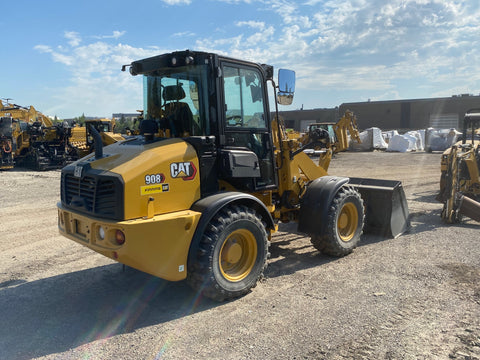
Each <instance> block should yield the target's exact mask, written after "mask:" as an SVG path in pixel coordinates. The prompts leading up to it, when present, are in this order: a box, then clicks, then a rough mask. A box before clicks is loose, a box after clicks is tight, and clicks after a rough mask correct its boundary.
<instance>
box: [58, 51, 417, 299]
mask: <svg viewBox="0 0 480 360" xmlns="http://www.w3.org/2000/svg"><path fill="white" fill-rule="evenodd" d="M127 67H128V68H129V69H130V73H131V74H132V75H134V76H136V75H143V80H144V81H143V83H144V92H143V93H144V94H145V99H144V104H145V108H144V113H143V120H142V122H141V124H140V133H141V135H138V136H134V137H130V138H128V139H126V140H124V141H118V142H116V143H114V144H112V145H110V146H106V147H103V146H102V138H101V135H100V134H99V132H98V131H97V130H96V129H95V128H94V127H92V136H93V138H94V143H95V152H94V153H92V154H89V155H87V156H85V157H84V158H82V159H80V160H78V161H76V162H74V163H72V164H70V165H67V166H66V167H64V168H63V169H62V175H61V184H60V193H61V201H60V202H59V203H58V204H57V207H58V228H59V231H60V233H61V234H62V235H64V236H65V237H67V238H69V239H71V240H73V241H75V242H77V243H79V244H81V245H84V246H86V247H88V248H90V249H92V250H94V251H96V252H98V253H100V254H103V255H104V256H107V257H109V258H111V259H114V260H116V261H118V262H121V263H123V264H125V265H127V266H130V267H133V268H136V269H138V270H141V271H144V272H147V273H149V274H152V275H155V276H158V277H160V278H163V279H166V280H170V281H179V280H183V279H186V280H187V282H188V283H189V284H190V285H191V286H192V287H193V288H194V289H195V290H197V291H198V292H199V293H201V294H203V295H204V296H207V297H209V298H212V299H214V300H218V301H223V300H227V299H231V298H235V297H238V296H242V295H244V294H246V293H248V292H249V291H250V289H252V288H253V287H255V285H256V284H257V281H258V280H259V278H260V277H261V276H262V274H263V272H264V269H265V268H266V266H267V259H268V257H269V251H268V247H269V244H270V240H271V237H272V234H273V233H274V232H275V231H276V230H277V229H278V223H279V222H289V221H295V222H297V223H298V230H299V231H300V232H301V233H304V234H306V235H307V236H310V238H311V242H312V244H313V246H314V247H315V248H316V249H317V250H319V251H320V252H322V253H323V254H327V255H332V256H344V255H347V254H349V253H350V252H352V251H353V249H354V248H355V247H356V246H357V245H358V242H359V241H360V236H361V234H362V232H366V233H367V232H373V233H376V234H380V235H381V236H385V237H397V236H399V235H400V234H402V233H403V232H404V231H406V229H407V228H408V216H409V214H408V206H407V202H406V198H405V194H404V192H403V188H402V185H401V182H399V181H395V180H374V179H361V178H348V177H341V176H329V175H328V173H327V171H326V169H325V168H323V167H322V166H320V165H318V164H317V163H315V162H314V161H313V160H312V159H311V158H310V157H308V155H306V154H305V152H304V151H303V150H304V148H305V146H304V145H303V144H302V143H300V142H299V141H298V140H295V139H290V138H289V137H288V135H287V134H286V132H285V129H284V127H283V125H282V124H281V123H280V122H279V120H278V105H277V104H281V105H289V104H291V103H292V101H293V95H294V88H295V73H294V72H293V71H291V70H285V69H280V70H279V71H278V85H277V84H276V83H275V80H274V78H273V74H274V70H273V66H270V65H266V64H257V63H252V62H248V61H243V60H238V59H234V58H230V57H225V56H222V55H218V54H214V53H206V52H194V51H190V50H186V51H179V52H173V53H167V54H163V55H159V56H155V57H151V58H147V59H143V60H139V61H134V62H132V63H131V64H129V65H125V66H124V67H123V68H122V70H126V68H127ZM269 84H270V85H271V86H272V88H273V90H274V91H273V93H274V96H275V102H274V103H275V114H276V115H275V116H273V117H272V115H271V113H270V111H269V99H268V85H269Z"/></svg>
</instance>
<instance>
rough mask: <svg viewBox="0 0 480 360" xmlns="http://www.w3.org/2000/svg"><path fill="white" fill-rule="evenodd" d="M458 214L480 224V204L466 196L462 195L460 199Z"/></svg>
mask: <svg viewBox="0 0 480 360" xmlns="http://www.w3.org/2000/svg"><path fill="white" fill-rule="evenodd" d="M458 212H459V213H460V214H462V215H465V216H468V217H469V218H470V219H473V220H475V221H478V222H480V203H479V202H478V201H475V200H473V199H470V198H469V197H466V196H465V195H461V196H460V198H459V206H458Z"/></svg>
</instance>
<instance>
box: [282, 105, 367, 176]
mask: <svg viewBox="0 0 480 360" xmlns="http://www.w3.org/2000/svg"><path fill="white" fill-rule="evenodd" d="M349 136H350V139H351V140H352V141H356V142H357V143H359V144H360V143H361V142H362V141H361V140H360V133H359V131H358V127H357V118H356V116H355V115H354V114H353V112H352V111H350V110H347V111H345V114H344V115H343V116H342V117H341V118H340V120H338V121H337V122H336V123H333V122H322V123H314V124H310V125H308V127H307V132H306V133H305V134H303V135H302V136H300V137H299V139H298V141H299V142H300V143H302V145H303V150H307V149H313V150H320V151H319V155H320V158H319V164H320V166H321V167H323V168H324V169H325V170H328V167H329V165H330V161H331V160H332V156H333V154H336V153H338V152H341V151H345V150H347V149H348V147H349ZM292 137H293V135H290V134H289V138H292Z"/></svg>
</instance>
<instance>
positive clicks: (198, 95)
mask: <svg viewBox="0 0 480 360" xmlns="http://www.w3.org/2000/svg"><path fill="white" fill-rule="evenodd" d="M207 71H208V67H207V66H186V67H180V68H173V69H172V68H166V69H165V71H162V70H160V71H156V72H155V75H145V76H144V79H143V91H144V96H143V98H144V114H145V119H148V120H155V121H156V122H157V124H158V126H159V129H161V130H163V131H166V130H168V133H169V134H170V135H171V136H175V137H177V136H178V137H182V136H198V135H205V134H209V133H210V129H209V121H208V112H207V106H206V105H207V104H208V96H207V95H208V93H207Z"/></svg>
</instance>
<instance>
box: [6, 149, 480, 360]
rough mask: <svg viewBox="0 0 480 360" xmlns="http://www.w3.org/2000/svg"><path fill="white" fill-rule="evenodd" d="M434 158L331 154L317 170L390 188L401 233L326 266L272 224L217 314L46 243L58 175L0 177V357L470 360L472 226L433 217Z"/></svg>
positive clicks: (52, 228)
mask: <svg viewBox="0 0 480 360" xmlns="http://www.w3.org/2000/svg"><path fill="white" fill-rule="evenodd" d="M439 162H440V154H438V153H437V154H435V153H434V154H428V153H408V154H398V153H383V152H371V153H342V154H340V155H339V156H337V157H336V159H334V161H333V162H332V165H331V169H330V173H331V174H335V175H350V176H363V177H372V178H387V179H397V180H402V182H403V186H404V189H405V192H406V194H407V200H408V204H409V209H410V213H411V223H412V227H411V230H410V231H409V233H407V234H405V235H403V236H401V237H399V238H397V239H386V240H385V239H379V238H377V237H372V236H366V235H364V236H363V237H362V243H361V246H359V247H358V248H357V249H356V250H355V251H354V252H353V253H352V254H351V255H349V256H347V257H344V258H341V259H334V258H331V257H327V256H325V255H322V254H320V253H319V252H317V251H316V250H315V249H314V248H313V247H312V246H311V245H310V241H309V239H308V238H306V237H304V236H302V235H300V234H296V233H295V225H290V224H288V225H283V226H281V228H280V230H281V231H279V232H278V233H277V234H276V235H275V236H274V238H273V242H272V246H271V253H272V257H271V259H270V261H269V267H268V269H267V271H266V274H265V275H266V277H265V279H264V280H262V281H261V282H260V283H259V284H258V286H257V287H256V288H255V289H254V290H253V291H252V292H251V293H250V294H248V295H247V296H245V297H243V298H240V299H237V300H235V301H231V302H226V303H221V304H218V303H215V302H212V301H209V300H207V299H204V298H200V297H198V296H197V294H195V293H194V292H193V291H192V290H190V288H189V287H188V286H187V285H186V284H185V283H184V282H178V283H168V282H165V281H162V280H159V279H156V278H153V277H151V276H149V275H146V274H143V273H140V272H137V271H135V270H133V269H127V270H126V271H123V267H122V265H120V264H118V263H114V262H113V261H111V260H109V259H107V258H104V257H102V256H101V255H98V254H96V253H94V252H92V251H90V250H88V249H86V248H83V247H82V246H80V245H78V244H76V243H74V242H71V241H70V240H67V239H64V238H62V237H61V236H59V235H58V232H57V224H56V222H57V212H56V207H55V205H56V202H57V201H58V199H59V177H60V172H59V171H50V172H41V173H37V172H30V171H22V170H14V171H8V172H2V173H0V189H1V190H0V319H1V326H0V359H30V358H42V359H160V358H162V359H448V358H451V359H480V281H479V279H480V250H479V245H480V242H479V229H480V224H477V223H474V222H473V221H466V222H465V223H463V224H461V225H456V226H446V225H444V224H442V222H441V221H440V209H441V205H440V204H439V203H437V202H436V201H435V200H434V196H435V194H436V191H437V188H438V180H439ZM290 231H293V232H290Z"/></svg>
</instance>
